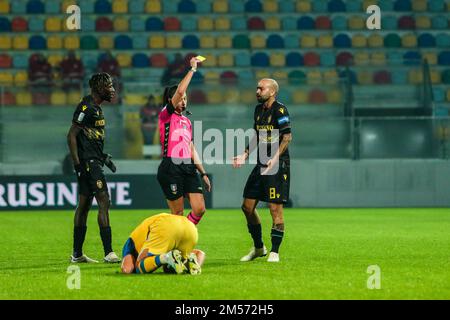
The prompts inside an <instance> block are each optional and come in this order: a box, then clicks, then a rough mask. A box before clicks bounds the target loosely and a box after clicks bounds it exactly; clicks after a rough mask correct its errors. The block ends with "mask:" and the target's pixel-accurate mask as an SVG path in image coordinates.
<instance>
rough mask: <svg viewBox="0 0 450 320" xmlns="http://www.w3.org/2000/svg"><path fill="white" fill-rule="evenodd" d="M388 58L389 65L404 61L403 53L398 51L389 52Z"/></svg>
mask: <svg viewBox="0 0 450 320" xmlns="http://www.w3.org/2000/svg"><path fill="white" fill-rule="evenodd" d="M387 60H388V64H389V65H400V64H402V63H403V56H402V53H400V52H398V51H389V52H388V53H387Z"/></svg>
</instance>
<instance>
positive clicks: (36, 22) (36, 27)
mask: <svg viewBox="0 0 450 320" xmlns="http://www.w3.org/2000/svg"><path fill="white" fill-rule="evenodd" d="M81 20H83V19H81ZM28 30H30V31H31V32H41V31H44V30H45V21H44V18H41V17H33V19H30V20H28Z"/></svg>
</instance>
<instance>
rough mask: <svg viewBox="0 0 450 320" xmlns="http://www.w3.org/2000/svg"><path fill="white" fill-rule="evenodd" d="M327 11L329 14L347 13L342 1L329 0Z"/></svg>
mask: <svg viewBox="0 0 450 320" xmlns="http://www.w3.org/2000/svg"><path fill="white" fill-rule="evenodd" d="M328 11H329V12H332V13H334V12H345V11H347V7H346V5H345V2H344V1H342V0H330V1H329V2H328Z"/></svg>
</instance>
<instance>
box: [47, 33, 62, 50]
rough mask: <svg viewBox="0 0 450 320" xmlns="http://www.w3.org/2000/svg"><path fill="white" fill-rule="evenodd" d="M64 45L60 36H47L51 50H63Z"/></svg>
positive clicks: (48, 46)
mask: <svg viewBox="0 0 450 320" xmlns="http://www.w3.org/2000/svg"><path fill="white" fill-rule="evenodd" d="M62 47H63V41H62V39H61V37H60V36H49V37H47V48H48V49H49V50H61V49H62Z"/></svg>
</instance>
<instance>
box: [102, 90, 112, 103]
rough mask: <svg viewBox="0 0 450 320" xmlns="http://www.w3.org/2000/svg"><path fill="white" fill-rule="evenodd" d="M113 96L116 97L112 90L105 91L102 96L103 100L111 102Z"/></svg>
mask: <svg viewBox="0 0 450 320" xmlns="http://www.w3.org/2000/svg"><path fill="white" fill-rule="evenodd" d="M113 97H114V93H112V92H110V91H106V92H103V94H102V96H101V98H102V100H103V101H108V102H111V101H112V99H113Z"/></svg>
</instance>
